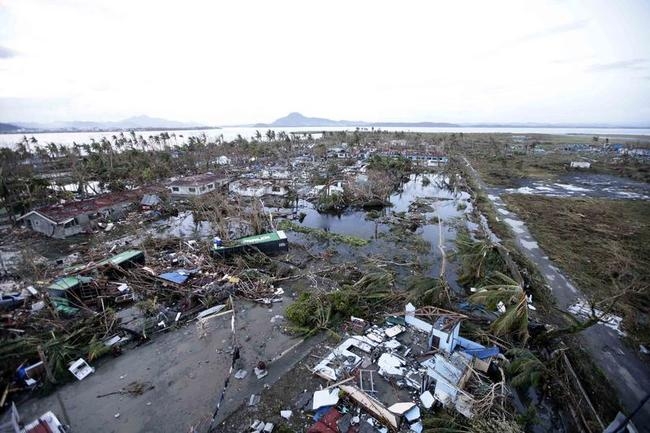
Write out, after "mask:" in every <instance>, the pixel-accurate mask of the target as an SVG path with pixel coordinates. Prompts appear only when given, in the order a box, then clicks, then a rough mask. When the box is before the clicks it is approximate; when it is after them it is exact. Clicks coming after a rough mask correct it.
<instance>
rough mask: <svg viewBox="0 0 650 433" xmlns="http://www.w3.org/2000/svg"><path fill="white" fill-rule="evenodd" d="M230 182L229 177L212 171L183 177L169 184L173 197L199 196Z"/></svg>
mask: <svg viewBox="0 0 650 433" xmlns="http://www.w3.org/2000/svg"><path fill="white" fill-rule="evenodd" d="M228 183H229V181H228V179H226V178H223V177H221V176H219V175H216V174H212V173H204V174H197V175H195V176H188V177H181V178H179V179H175V180H173V181H172V182H171V183H170V184H169V191H170V192H171V196H172V197H173V198H189V197H197V196H201V195H204V194H207V193H210V192H212V191H215V190H217V189H219V188H221V187H223V186H225V185H227V184H228Z"/></svg>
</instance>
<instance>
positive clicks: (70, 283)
mask: <svg viewBox="0 0 650 433" xmlns="http://www.w3.org/2000/svg"><path fill="white" fill-rule="evenodd" d="M92 280H93V279H92V278H90V277H64V278H59V279H58V280H56V281H54V282H53V283H52V284H50V285H49V286H48V289H52V290H68V289H72V288H73V287H76V286H78V285H79V284H87V283H90V282H91V281H92Z"/></svg>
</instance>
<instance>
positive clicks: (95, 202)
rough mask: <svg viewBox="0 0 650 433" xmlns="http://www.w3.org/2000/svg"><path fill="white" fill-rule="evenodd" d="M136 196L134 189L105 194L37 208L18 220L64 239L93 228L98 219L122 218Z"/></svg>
mask: <svg viewBox="0 0 650 433" xmlns="http://www.w3.org/2000/svg"><path fill="white" fill-rule="evenodd" d="M137 197H138V193H137V192H135V191H126V192H120V193H112V194H105V195H102V196H99V197H94V198H91V199H87V200H80V201H71V202H66V203H61V204H55V205H50V206H45V207H42V208H38V209H34V210H32V211H30V212H28V213H26V214H25V215H23V216H21V217H20V218H18V219H17V220H18V221H22V222H23V223H24V225H25V227H27V228H29V229H30V230H33V231H35V232H39V233H42V234H44V235H46V236H49V237H52V238H57V239H64V238H67V237H69V236H74V235H76V234H79V233H84V232H86V231H88V230H91V229H92V228H93V225H94V224H93V223H94V222H95V221H97V220H100V219H104V220H108V221H116V220H118V219H120V218H121V217H122V216H123V214H124V212H125V211H126V210H127V209H128V208H129V207H130V206H131V205H132V204H133V203H134V202H135V201H136V200H137Z"/></svg>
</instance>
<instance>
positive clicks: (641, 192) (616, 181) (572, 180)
mask: <svg viewBox="0 0 650 433" xmlns="http://www.w3.org/2000/svg"><path fill="white" fill-rule="evenodd" d="M490 191H491V192H492V193H494V192H496V193H502V192H504V193H507V194H531V195H541V196H546V197H594V198H612V199H620V200H649V199H650V185H649V184H647V183H644V182H637V181H634V180H631V179H626V178H623V177H618V176H611V175H605V174H572V175H567V176H563V177H561V178H560V179H558V181H557V182H552V181H545V180H542V181H533V180H526V181H523V182H521V186H519V187H518V188H506V189H495V188H492V189H490Z"/></svg>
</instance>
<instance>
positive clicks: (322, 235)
mask: <svg viewBox="0 0 650 433" xmlns="http://www.w3.org/2000/svg"><path fill="white" fill-rule="evenodd" d="M278 230H291V231H294V232H298V233H305V234H310V235H312V236H315V237H317V238H318V239H322V240H329V241H334V242H341V243H344V244H346V245H350V246H352V247H362V246H364V245H368V244H369V243H370V241H369V240H367V239H363V238H359V237H357V236H351V235H342V234H339V233H332V232H326V231H325V230H322V229H314V228H311V227H305V226H301V225H300V224H296V223H294V222H291V221H287V220H282V221H280V222H279V223H278Z"/></svg>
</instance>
